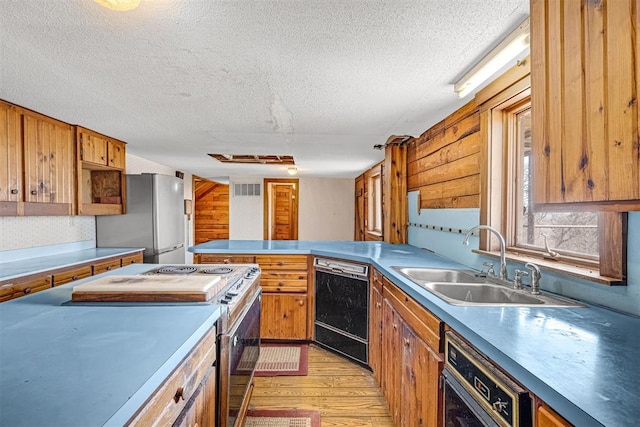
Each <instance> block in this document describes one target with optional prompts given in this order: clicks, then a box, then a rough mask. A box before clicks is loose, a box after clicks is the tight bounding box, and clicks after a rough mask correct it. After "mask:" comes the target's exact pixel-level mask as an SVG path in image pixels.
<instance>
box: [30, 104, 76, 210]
mask: <svg viewBox="0 0 640 427" xmlns="http://www.w3.org/2000/svg"><path fill="white" fill-rule="evenodd" d="M22 125H23V135H24V138H23V142H24V177H25V190H26V194H25V201H26V202H31V203H45V204H56V205H58V207H54V206H50V209H49V210H48V211H47V212H45V211H44V210H43V209H41V208H37V207H31V208H29V207H25V214H27V215H29V214H45V213H48V214H52V215H55V214H59V215H71V214H72V212H73V206H74V205H75V201H74V196H75V189H74V183H75V175H74V165H75V161H74V160H75V149H74V140H73V131H72V128H71V126H70V125H67V124H66V123H62V122H58V121H57V120H53V119H49V118H48V117H44V116H41V115H39V114H35V113H31V112H24V113H23V122H22Z"/></svg>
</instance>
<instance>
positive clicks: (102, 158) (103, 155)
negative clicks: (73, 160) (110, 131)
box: [78, 129, 107, 165]
mask: <svg viewBox="0 0 640 427" xmlns="http://www.w3.org/2000/svg"><path fill="white" fill-rule="evenodd" d="M78 134H79V135H78V137H79V139H80V160H82V161H83V162H89V163H95V164H97V165H106V164H107V139H106V138H105V137H103V136H101V135H98V134H95V133H90V132H87V131H84V130H80V129H78Z"/></svg>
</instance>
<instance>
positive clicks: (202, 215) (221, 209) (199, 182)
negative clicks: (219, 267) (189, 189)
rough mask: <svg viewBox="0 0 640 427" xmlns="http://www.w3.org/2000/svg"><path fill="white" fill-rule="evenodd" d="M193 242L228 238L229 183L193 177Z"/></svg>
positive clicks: (198, 242)
mask: <svg viewBox="0 0 640 427" xmlns="http://www.w3.org/2000/svg"><path fill="white" fill-rule="evenodd" d="M193 195H194V209H193V213H194V215H193V216H194V221H193V222H194V230H193V240H194V244H196V245H197V244H200V243H204V242H208V241H210V240H219V239H228V238H229V184H223V183H220V182H216V181H210V180H208V179H204V178H200V177H196V176H194V177H193Z"/></svg>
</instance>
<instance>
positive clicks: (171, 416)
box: [127, 327, 216, 427]
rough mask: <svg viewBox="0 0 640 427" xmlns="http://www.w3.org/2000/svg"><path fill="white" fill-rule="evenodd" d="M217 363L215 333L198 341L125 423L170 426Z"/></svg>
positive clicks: (209, 333)
mask: <svg viewBox="0 0 640 427" xmlns="http://www.w3.org/2000/svg"><path fill="white" fill-rule="evenodd" d="M215 360H216V330H215V327H213V328H212V329H211V330H210V331H209V332H208V333H207V335H205V336H204V338H202V339H201V340H200V342H199V343H198V344H196V346H195V347H194V348H193V350H192V351H191V352H190V353H189V354H188V355H187V356H186V357H185V358H184V359H183V360H182V362H181V363H180V365H178V367H176V369H175V370H174V371H173V372H172V373H171V374H170V375H169V376H168V377H167V379H166V380H165V382H164V383H163V384H162V385H160V387H158V389H157V390H156V391H155V392H154V393H153V395H151V397H150V398H149V400H148V401H147V402H146V403H145V405H144V406H143V407H142V408H141V409H140V410H139V411H138V413H137V414H136V415H135V416H134V417H133V418H132V419H131V420H129V422H128V423H127V425H130V426H145V427H146V426H156V425H158V426H166V425H172V424H173V423H174V421H176V420H177V419H178V417H179V415H180V412H182V410H183V409H184V407H185V406H186V404H187V402H188V401H189V399H190V398H191V396H192V395H193V394H194V393H195V392H196V390H197V389H198V387H199V386H200V384H201V383H202V381H203V379H204V378H205V376H206V374H207V372H208V371H209V369H210V368H211V366H212V365H213V363H214V362H215Z"/></svg>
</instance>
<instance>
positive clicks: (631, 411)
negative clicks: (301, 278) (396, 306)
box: [189, 240, 640, 427]
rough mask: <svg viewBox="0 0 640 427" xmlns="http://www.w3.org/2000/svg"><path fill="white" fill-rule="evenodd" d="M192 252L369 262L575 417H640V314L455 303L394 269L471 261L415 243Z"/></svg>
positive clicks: (239, 244) (225, 243)
mask: <svg viewBox="0 0 640 427" xmlns="http://www.w3.org/2000/svg"><path fill="white" fill-rule="evenodd" d="M189 251H190V252H193V253H196V254H306V255H316V256H324V257H333V258H342V259H345V260H351V261H359V262H364V263H369V264H371V265H373V266H374V267H375V268H377V269H378V270H379V271H380V272H382V273H383V274H384V275H385V276H386V277H387V278H388V279H389V280H391V281H392V282H393V283H394V284H396V285H397V286H398V287H400V288H401V289H402V290H403V291H405V292H406V293H407V294H409V295H410V296H411V297H413V298H414V299H415V300H416V301H417V302H418V303H420V304H421V305H422V306H424V307H425V308H426V309H428V310H429V311H431V312H432V313H433V314H435V315H436V316H438V317H439V318H440V319H441V320H442V321H444V322H445V323H446V324H448V325H449V326H450V327H451V328H452V329H454V330H455V331H456V332H457V333H458V334H459V335H461V336H463V337H464V338H465V339H466V340H468V341H469V342H470V343H471V344H473V345H474V346H475V347H476V348H477V349H479V350H480V351H481V352H483V353H484V354H485V355H487V356H488V357H489V358H490V359H492V360H493V361H494V362H495V363H496V364H498V365H499V366H501V367H502V368H503V369H504V370H505V371H507V372H509V373H510V374H511V375H512V376H513V377H514V378H515V379H516V380H518V381H519V382H520V383H521V384H522V385H524V386H525V387H526V388H528V389H529V390H530V391H531V392H532V393H534V394H535V395H537V396H538V397H539V398H540V399H542V400H544V401H545V402H547V403H548V404H549V405H550V406H552V407H553V409H554V410H555V411H557V412H558V413H559V414H561V415H562V416H563V417H565V418H566V419H567V420H568V421H570V422H571V423H573V424H575V425H577V426H581V427H582V426H598V425H605V426H629V425H635V424H636V423H637V420H638V419H640V406H638V399H640V365H639V364H638V363H637V355H638V354H640V332H638V331H640V318H637V317H634V316H631V315H625V314H620V313H617V312H614V311H612V310H607V309H604V308H600V307H596V306H586V307H578V308H553V307H495V306H494V307H461V306H453V305H449V304H447V303H445V302H444V301H442V300H441V299H439V298H438V297H436V296H435V295H433V294H431V293H430V292H428V291H426V290H424V289H422V288H420V287H419V286H417V285H415V284H414V283H413V282H411V281H410V280H408V279H406V278H404V277H403V276H401V275H400V274H399V273H397V272H396V271H395V270H394V269H392V268H391V267H392V266H411V267H433V268H467V267H465V266H463V265H461V264H458V263H456V262H454V261H452V260H449V259H447V258H445V257H442V256H439V255H436V254H433V253H430V252H427V251H425V250H422V249H419V248H416V247H414V246H410V245H391V244H387V243H383V242H353V241H262V240H217V241H211V242H207V243H203V244H200V245H196V246H193V247H191V248H189Z"/></svg>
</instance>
